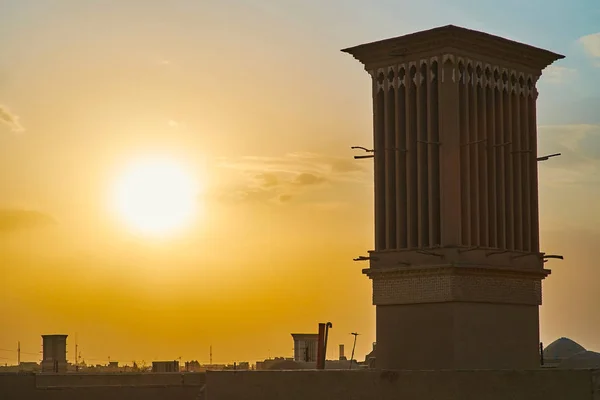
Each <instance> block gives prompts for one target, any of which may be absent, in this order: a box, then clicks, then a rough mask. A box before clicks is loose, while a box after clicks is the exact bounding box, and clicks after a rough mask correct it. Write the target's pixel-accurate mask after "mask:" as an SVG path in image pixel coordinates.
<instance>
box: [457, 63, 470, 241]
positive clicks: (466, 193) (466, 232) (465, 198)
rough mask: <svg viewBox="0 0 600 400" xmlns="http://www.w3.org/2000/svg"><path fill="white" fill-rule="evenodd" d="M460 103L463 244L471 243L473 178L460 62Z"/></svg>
mask: <svg viewBox="0 0 600 400" xmlns="http://www.w3.org/2000/svg"><path fill="white" fill-rule="evenodd" d="M458 72H459V83H458V104H459V108H460V117H459V120H460V127H459V129H460V188H461V214H462V219H461V244H463V245H469V244H471V207H470V203H471V180H470V174H469V169H470V168H469V166H470V162H469V145H468V143H469V107H468V105H469V90H468V84H467V82H468V75H467V69H466V67H465V65H464V64H463V62H462V60H461V61H459V63H458Z"/></svg>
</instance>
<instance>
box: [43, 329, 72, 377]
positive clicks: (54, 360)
mask: <svg viewBox="0 0 600 400" xmlns="http://www.w3.org/2000/svg"><path fill="white" fill-rule="evenodd" d="M67 336H68V335H42V353H43V356H42V372H54V373H62V372H66V371H67Z"/></svg>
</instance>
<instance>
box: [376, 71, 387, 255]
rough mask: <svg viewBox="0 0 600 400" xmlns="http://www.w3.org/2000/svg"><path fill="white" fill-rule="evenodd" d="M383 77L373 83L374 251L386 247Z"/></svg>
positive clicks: (381, 74)
mask: <svg viewBox="0 0 600 400" xmlns="http://www.w3.org/2000/svg"><path fill="white" fill-rule="evenodd" d="M384 79H385V76H384V74H383V72H380V73H378V74H377V77H376V80H375V82H374V85H375V86H374V89H375V96H374V97H375V99H374V100H375V101H374V104H375V107H374V110H373V111H374V125H375V127H374V129H373V131H374V138H373V150H374V158H373V160H374V170H375V250H384V249H385V246H386V224H385V203H386V202H385V150H384V149H385V142H384V137H385V94H384V89H383V87H382V86H381V85H382V84H383V81H384Z"/></svg>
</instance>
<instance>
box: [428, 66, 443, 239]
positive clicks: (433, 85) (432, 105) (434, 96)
mask: <svg viewBox="0 0 600 400" xmlns="http://www.w3.org/2000/svg"><path fill="white" fill-rule="evenodd" d="M429 74H430V78H429V82H430V85H429V86H428V88H429V96H428V97H429V102H428V104H427V110H428V124H427V128H428V132H429V133H428V137H429V140H430V141H431V142H432V143H434V144H432V145H431V146H429V199H430V203H429V243H430V244H431V245H432V246H438V245H440V244H441V231H440V159H439V157H440V149H439V145H438V143H439V141H440V135H439V125H438V124H439V114H438V99H439V93H438V91H439V85H438V62H437V60H432V62H431V65H430V67H429Z"/></svg>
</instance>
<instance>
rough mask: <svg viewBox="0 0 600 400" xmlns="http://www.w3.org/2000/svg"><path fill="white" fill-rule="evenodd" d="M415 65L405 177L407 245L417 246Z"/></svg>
mask: <svg viewBox="0 0 600 400" xmlns="http://www.w3.org/2000/svg"><path fill="white" fill-rule="evenodd" d="M416 74H417V67H416V66H415V65H414V64H413V63H411V65H410V69H409V75H408V84H407V89H408V101H407V112H406V117H407V118H406V122H407V141H406V142H407V150H408V151H407V167H406V175H407V176H406V179H407V182H408V199H409V201H408V221H409V235H408V237H409V247H410V248H416V247H419V238H418V236H419V230H418V229H419V226H418V223H419V208H418V200H419V199H418V191H417V85H416V83H415V76H416Z"/></svg>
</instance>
